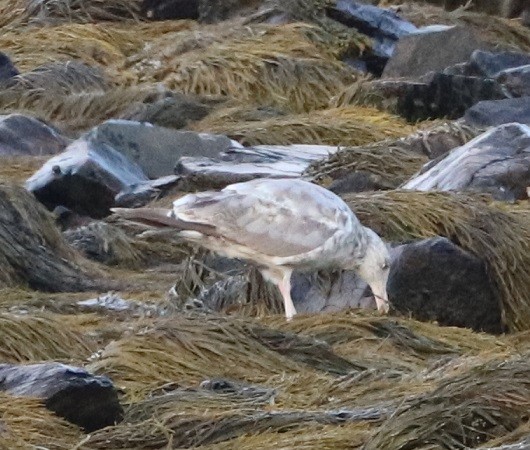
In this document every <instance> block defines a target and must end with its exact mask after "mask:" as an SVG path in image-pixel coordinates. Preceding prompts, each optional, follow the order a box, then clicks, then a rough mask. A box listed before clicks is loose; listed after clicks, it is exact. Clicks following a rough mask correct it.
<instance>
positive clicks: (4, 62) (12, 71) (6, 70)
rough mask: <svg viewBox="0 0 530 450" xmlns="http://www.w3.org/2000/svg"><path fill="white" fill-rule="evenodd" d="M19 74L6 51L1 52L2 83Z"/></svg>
mask: <svg viewBox="0 0 530 450" xmlns="http://www.w3.org/2000/svg"><path fill="white" fill-rule="evenodd" d="M18 74H19V71H18V70H17V68H16V67H15V66H14V64H13V63H12V62H11V60H10V59H9V56H7V55H6V54H5V53H2V52H0V83H1V82H2V81H4V80H9V79H10V78H12V77H14V76H16V75H18Z"/></svg>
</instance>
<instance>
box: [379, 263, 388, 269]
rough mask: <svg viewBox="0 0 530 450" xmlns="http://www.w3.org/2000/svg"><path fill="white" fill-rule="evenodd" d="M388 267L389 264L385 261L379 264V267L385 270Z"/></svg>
mask: <svg viewBox="0 0 530 450" xmlns="http://www.w3.org/2000/svg"><path fill="white" fill-rule="evenodd" d="M389 267H390V266H389V264H388V263H387V262H385V263H383V265H382V266H381V269H383V270H386V269H388V268H389Z"/></svg>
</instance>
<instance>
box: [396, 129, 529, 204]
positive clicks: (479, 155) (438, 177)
mask: <svg viewBox="0 0 530 450" xmlns="http://www.w3.org/2000/svg"><path fill="white" fill-rule="evenodd" d="M528 186H530V128H529V127H528V126H526V125H521V124H518V123H512V124H506V125H500V126H498V127H496V128H493V129H491V130H489V131H487V132H485V133H483V134H481V135H480V136H478V137H477V138H475V139H473V140H472V141H470V142H468V143H467V144H466V145H463V146H462V147H459V148H457V149H454V150H452V151H451V152H450V153H449V154H448V155H447V156H446V157H445V158H443V159H442V160H440V161H439V162H438V163H437V164H435V165H434V166H432V167H431V168H430V169H429V170H427V171H425V172H423V173H421V174H420V175H418V176H416V177H414V178H412V179H411V180H410V181H408V182H407V183H405V184H404V185H403V186H402V187H403V188H404V189H413V190H419V191H429V190H441V191H464V190H472V191H478V192H487V193H490V194H492V195H493V197H494V198H496V199H498V200H508V201H513V200H518V199H526V198H527V193H526V188H527V187H528Z"/></svg>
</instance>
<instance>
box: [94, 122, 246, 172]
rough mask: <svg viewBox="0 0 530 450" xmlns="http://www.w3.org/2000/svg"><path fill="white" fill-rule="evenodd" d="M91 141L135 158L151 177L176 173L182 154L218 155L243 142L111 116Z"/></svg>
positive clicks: (129, 157)
mask: <svg viewBox="0 0 530 450" xmlns="http://www.w3.org/2000/svg"><path fill="white" fill-rule="evenodd" d="M90 141H91V143H92V144H93V145H94V146H95V147H99V146H103V147H107V146H108V147H112V148H113V149H114V150H115V151H117V152H119V153H121V154H122V155H124V156H125V157H127V158H128V159H130V160H131V161H134V162H135V163H136V164H137V165H138V166H139V167H140V168H141V169H142V170H143V172H144V173H145V174H146V175H147V177H148V178H158V177H163V176H167V175H173V173H174V169H175V165H176V164H177V161H178V160H179V158H182V157H184V156H194V157H198V156H204V157H209V158H215V157H217V156H219V154H220V153H221V152H223V151H227V150H228V149H230V148H231V147H241V145H240V144H239V143H237V142H235V141H233V140H231V139H230V138H228V137H226V136H223V135H214V134H207V133H196V132H193V131H177V130H173V129H170V128H163V127H158V126H154V125H151V124H149V123H139V122H133V121H127V120H109V121H107V122H104V123H103V124H101V125H99V126H98V127H96V128H94V129H93V130H92V131H91V133H90Z"/></svg>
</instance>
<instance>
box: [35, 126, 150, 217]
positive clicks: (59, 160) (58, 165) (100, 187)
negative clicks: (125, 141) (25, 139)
mask: <svg viewBox="0 0 530 450" xmlns="http://www.w3.org/2000/svg"><path fill="white" fill-rule="evenodd" d="M26 188H27V189H28V190H29V191H31V192H33V193H34V194H35V196H36V197H37V199H38V200H39V201H40V202H41V203H43V204H44V205H45V206H46V207H47V208H48V209H50V210H53V209H54V208H56V207H57V206H65V207H67V208H69V209H71V210H72V211H75V212H76V213H78V214H81V215H86V216H90V217H94V218H102V217H105V216H107V215H108V214H110V208H111V207H113V206H126V207H134V206H141V205H143V204H145V203H147V202H148V201H149V200H151V199H152V198H154V197H155V196H156V195H157V194H158V193H159V190H158V189H157V188H156V187H155V186H153V182H151V181H150V180H149V179H148V178H147V177H146V176H145V174H144V173H143V171H142V169H141V168H140V167H139V166H138V165H137V164H135V163H134V162H132V161H130V160H129V159H127V158H126V157H125V156H124V155H122V154H121V153H119V152H118V151H116V150H114V149H113V148H112V147H111V146H110V145H106V144H103V143H99V142H97V141H96V142H94V139H92V137H91V135H90V134H88V135H86V136H84V137H82V138H80V139H78V140H77V141H75V142H73V143H72V144H70V145H69V146H68V147H67V149H66V150H65V151H64V152H63V153H61V154H59V155H57V156H54V157H53V158H51V159H49V160H48V161H47V162H46V163H45V164H44V165H43V166H42V167H41V168H40V169H39V170H38V171H37V172H36V173H35V174H33V176H31V178H29V179H28V180H27V181H26Z"/></svg>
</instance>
